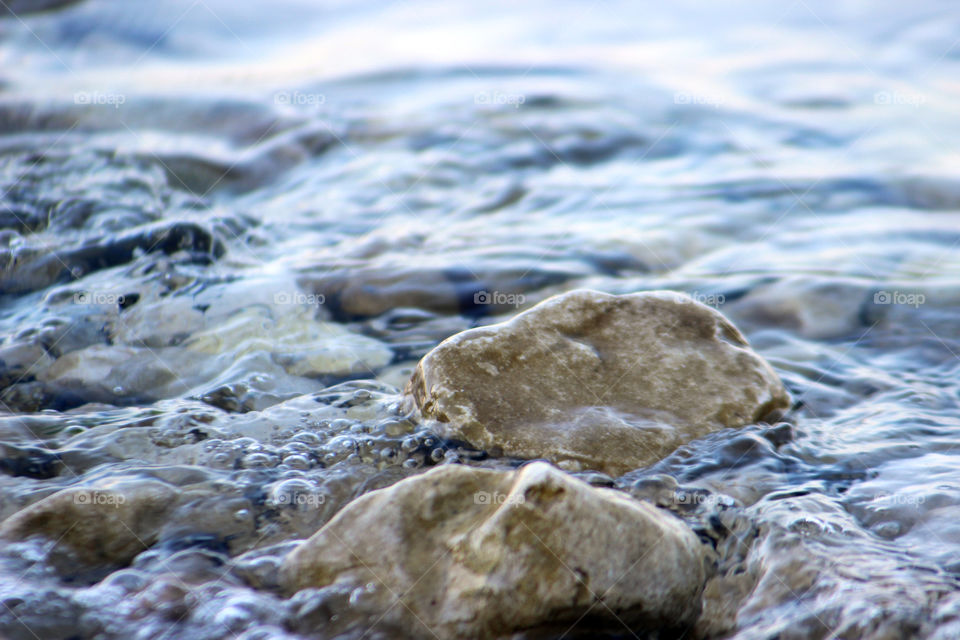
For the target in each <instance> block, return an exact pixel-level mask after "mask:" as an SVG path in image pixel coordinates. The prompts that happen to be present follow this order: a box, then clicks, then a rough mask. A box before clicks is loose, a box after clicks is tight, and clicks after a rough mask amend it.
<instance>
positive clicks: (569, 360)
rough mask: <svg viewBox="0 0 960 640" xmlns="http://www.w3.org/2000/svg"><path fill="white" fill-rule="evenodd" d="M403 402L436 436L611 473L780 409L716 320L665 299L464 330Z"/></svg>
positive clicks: (564, 302)
mask: <svg viewBox="0 0 960 640" xmlns="http://www.w3.org/2000/svg"><path fill="white" fill-rule="evenodd" d="M404 395H405V405H406V406H405V408H406V409H407V410H413V409H419V411H420V413H421V416H422V417H423V418H425V419H426V420H428V421H430V424H431V426H432V427H433V428H435V429H436V430H438V431H439V432H440V433H441V434H442V435H444V436H445V437H448V438H452V439H456V440H462V441H466V442H468V443H469V444H471V445H473V446H474V447H477V448H480V449H484V450H486V451H488V452H490V453H493V454H501V453H502V454H506V455H509V456H516V457H520V458H528V459H529V458H546V459H548V460H551V461H553V462H556V463H557V464H560V465H562V466H563V467H564V468H565V469H569V470H584V469H592V470H599V471H603V472H606V473H610V474H614V475H620V474H622V473H625V472H626V471H630V470H632V469H636V468H639V467H643V466H646V465H649V464H651V463H654V462H656V461H658V460H660V459H662V458H663V457H665V456H666V455H668V454H669V453H671V452H672V451H673V450H675V449H676V448H677V447H678V446H680V445H682V444H684V443H687V442H689V441H691V440H695V439H696V438H699V437H702V436H704V435H706V434H708V433H710V432H712V431H715V430H718V429H722V428H728V427H740V426H744V425H748V424H753V423H756V422H759V421H761V420H765V419H766V420H770V419H773V418H774V417H777V416H778V415H779V414H781V413H782V412H783V411H785V410H786V409H787V408H788V406H789V403H790V398H789V395H788V394H787V391H786V389H785V388H784V386H783V384H782V383H781V381H780V379H779V377H778V376H777V374H776V373H775V372H774V371H773V369H772V368H771V367H770V365H769V364H768V363H767V362H766V361H765V360H764V359H763V358H762V357H761V356H760V355H758V354H757V353H756V352H754V351H753V350H752V349H751V348H750V346H749V344H748V343H747V341H746V339H745V338H744V337H743V336H742V335H741V334H740V332H739V331H738V330H737V329H736V328H735V327H734V326H733V325H732V324H730V322H729V321H727V319H726V318H724V317H723V315H721V314H720V313H719V312H718V311H716V310H714V309H712V308H710V307H708V306H706V305H703V304H700V303H698V302H696V301H694V300H693V299H691V298H689V297H688V296H686V295H683V294H679V293H674V292H669V291H657V292H645V293H634V294H629V295H621V296H615V295H610V294H606V293H599V292H596V291H584V290H581V291H573V292H570V293H566V294H563V295H559V296H555V297H553V298H550V299H548V300H546V301H544V302H542V303H540V304H538V305H536V306H535V307H533V308H531V309H529V310H528V311H525V312H523V313H521V314H520V315H518V316H516V317H514V318H513V319H512V320H510V321H508V322H504V323H502V324H495V325H491V326H487V327H480V328H476V329H470V330H468V331H464V332H462V333H459V334H457V335H455V336H453V337H451V338H449V339H447V340H445V341H444V342H442V343H441V344H440V345H439V346H437V347H436V348H435V349H433V350H432V351H431V352H429V353H428V354H427V355H426V356H424V357H423V359H422V360H421V361H420V363H419V365H418V366H417V368H416V370H415V371H414V374H413V376H412V377H411V379H410V381H409V382H408V384H407V387H406V389H405V394H404Z"/></svg>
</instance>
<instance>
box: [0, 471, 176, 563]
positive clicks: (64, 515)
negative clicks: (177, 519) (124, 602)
mask: <svg viewBox="0 0 960 640" xmlns="http://www.w3.org/2000/svg"><path fill="white" fill-rule="evenodd" d="M177 495H178V494H177V490H176V489H175V488H174V487H171V486H170V485H168V484H166V483H163V482H159V481H156V480H130V479H124V480H117V481H107V482H103V483H101V484H100V485H98V486H96V487H75V488H69V489H64V490H62V491H58V492H56V493H54V494H52V495H49V496H47V497H46V498H43V499H42V500H40V501H38V502H35V503H34V504H32V505H30V506H28V507H26V508H24V509H21V510H20V511H17V512H16V513H14V514H13V515H11V516H10V517H9V518H7V519H6V520H4V521H3V522H2V523H0V539H2V540H8V541H22V540H26V539H28V538H31V537H34V536H42V537H44V538H47V539H49V540H50V541H51V542H53V543H55V544H54V547H53V549H52V552H51V553H52V556H53V558H52V560H53V564H54V565H56V566H58V567H60V568H64V567H68V568H73V569H79V570H83V569H89V568H98V567H106V566H117V565H124V564H127V563H128V562H130V560H132V559H133V558H134V557H135V556H136V555H137V554H138V553H140V552H141V551H144V550H145V549H147V548H149V547H150V545H152V544H153V543H154V542H156V540H157V536H158V534H159V532H160V528H161V527H162V525H163V524H164V522H165V521H166V519H167V517H168V516H169V515H170V513H171V511H172V510H173V508H174V507H175V506H176V504H177Z"/></svg>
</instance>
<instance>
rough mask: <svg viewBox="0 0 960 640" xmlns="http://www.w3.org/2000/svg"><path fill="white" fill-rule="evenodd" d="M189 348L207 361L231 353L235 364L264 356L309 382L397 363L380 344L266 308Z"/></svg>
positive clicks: (197, 338)
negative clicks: (254, 355)
mask: <svg viewBox="0 0 960 640" xmlns="http://www.w3.org/2000/svg"><path fill="white" fill-rule="evenodd" d="M184 347H185V348H186V349H187V350H189V351H193V352H199V353H204V354H208V355H219V354H224V353H229V354H231V355H232V356H233V357H234V358H239V357H241V356H243V355H246V354H249V353H255V352H264V353H268V354H270V355H271V357H272V358H273V360H274V361H275V362H277V363H278V364H280V365H281V366H283V367H284V369H286V371H287V373H288V374H290V375H294V376H304V377H317V376H324V375H339V376H345V375H354V374H358V373H364V374H369V373H371V372H373V371H375V370H377V369H381V368H383V367H385V366H386V365H387V364H389V363H390V361H391V360H392V359H393V351H392V350H391V349H390V347H388V346H387V345H385V344H383V343H382V342H380V341H379V340H376V339H374V338H370V337H367V336H364V335H360V334H357V333H353V332H351V331H350V330H348V329H347V328H346V327H344V326H343V325H340V324H337V323H333V322H324V321H322V320H318V319H315V318H314V317H313V314H312V312H310V311H309V310H306V311H305V310H299V309H291V310H289V311H288V312H286V313H276V314H274V313H272V312H271V310H269V309H264V308H252V309H246V310H244V311H241V312H239V313H237V314H235V315H234V316H232V317H231V318H230V319H228V320H227V321H226V322H224V323H222V324H220V325H218V326H216V327H213V328H211V329H208V330H206V331H201V332H199V333H196V334H194V335H193V336H192V337H191V338H190V339H189V340H187V341H186V342H184Z"/></svg>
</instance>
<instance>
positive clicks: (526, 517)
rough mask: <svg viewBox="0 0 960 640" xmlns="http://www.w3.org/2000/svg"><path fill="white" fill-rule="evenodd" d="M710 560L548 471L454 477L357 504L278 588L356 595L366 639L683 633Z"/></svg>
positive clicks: (533, 468)
mask: <svg viewBox="0 0 960 640" xmlns="http://www.w3.org/2000/svg"><path fill="white" fill-rule="evenodd" d="M706 553H707V552H706V551H705V547H704V546H703V545H702V544H701V543H700V541H699V539H698V538H697V536H696V535H695V534H694V533H693V531H692V530H691V529H690V528H689V527H688V526H687V525H686V524H684V523H683V522H682V521H680V520H679V519H678V518H676V517H674V516H673V515H671V514H669V513H667V512H665V511H660V510H658V509H656V508H655V507H653V506H651V505H649V504H647V503H643V502H638V501H635V500H632V499H630V498H628V497H626V496H625V495H623V494H621V493H619V492H617V491H614V490H611V489H598V488H595V487H591V486H590V485H588V484H586V483H584V482H582V481H580V480H577V479H575V478H573V477H572V476H569V475H567V474H566V473H564V472H562V471H560V470H558V469H556V468H554V467H551V466H550V465H548V464H546V463H543V462H535V463H532V464H529V465H526V466H524V467H522V468H521V469H520V470H518V471H513V472H508V471H492V470H487V469H478V468H474V467H466V466H460V465H444V466H441V467H439V468H436V469H434V470H431V471H429V472H427V473H425V474H422V475H418V476H414V477H412V478H408V479H406V480H403V481H401V482H398V483H397V484H394V485H392V486H390V487H387V488H385V489H380V490H377V491H372V492H370V493H368V494H366V495H364V496H362V497H360V498H358V499H356V500H354V501H353V502H351V503H350V504H348V505H347V506H346V507H345V508H344V509H343V510H342V511H340V513H338V514H337V515H336V516H335V517H334V518H333V519H332V520H331V521H330V522H328V523H327V524H326V525H325V526H324V527H323V528H322V529H320V531H318V532H317V533H316V534H314V535H313V537H311V538H310V539H309V540H307V541H306V542H305V543H303V544H302V545H301V546H300V547H298V548H297V549H296V550H294V551H293V552H292V553H291V554H290V555H288V556H287V557H286V558H285V560H284V563H283V565H282V567H281V571H280V582H281V585H282V586H283V587H284V588H285V589H286V591H287V592H288V593H290V594H293V593H295V592H297V591H299V590H302V589H308V588H324V587H330V588H331V589H334V590H339V591H343V590H344V589H346V590H347V591H348V592H350V591H351V590H352V591H353V593H354V595H353V596H351V598H350V601H351V603H354V602H358V603H365V605H364V606H365V607H366V609H365V611H366V612H367V615H368V616H369V617H372V618H373V619H374V620H376V624H374V625H373V628H371V629H370V631H379V632H391V633H399V634H401V635H403V636H404V637H413V638H439V639H441V640H443V639H446V638H477V639H479V638H495V637H500V636H502V635H504V634H509V633H512V632H516V631H521V630H536V629H544V628H546V627H549V628H553V629H558V630H559V631H561V632H562V631H564V630H566V629H568V628H570V627H571V626H573V625H575V624H577V623H578V622H581V621H584V622H583V623H584V624H589V625H591V627H592V628H605V627H610V628H612V629H615V630H619V631H625V630H626V629H666V628H670V629H673V628H683V627H687V626H689V625H690V624H692V623H693V622H694V621H695V620H696V618H697V616H698V614H699V610H700V594H701V590H702V587H703V584H704V582H705V580H706V569H705V558H706ZM358 606H360V605H358ZM352 615H354V616H356V620H357V622H356V624H358V625H360V626H363V625H369V624H370V619H369V618H364V617H363V615H362V612H356V611H354V612H352ZM350 616H351V611H348V610H342V611H339V614H338V617H340V618H341V619H343V618H350ZM341 624H344V623H343V620H341Z"/></svg>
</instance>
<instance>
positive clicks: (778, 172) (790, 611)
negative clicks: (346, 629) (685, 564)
mask: <svg viewBox="0 0 960 640" xmlns="http://www.w3.org/2000/svg"><path fill="white" fill-rule="evenodd" d="M7 1H8V3H9V5H10V8H11V9H12V10H13V11H15V12H16V13H17V16H10V15H7V16H5V17H2V18H0V338H2V343H0V389H2V391H0V400H2V403H3V404H2V405H0V408H2V411H0V454H2V458H0V470H2V472H3V473H2V474H0V519H2V518H5V517H7V516H9V515H10V514H12V513H14V512H16V511H17V510H19V509H21V508H23V507H24V506H26V505H28V504H31V503H33V502H36V501H37V500H39V499H41V498H43V497H45V496H47V495H50V494H51V493H53V492H55V491H57V490H59V489H62V488H64V487H67V486H87V485H91V486H92V485H95V484H96V483H103V482H108V481H109V480H110V479H111V478H114V479H116V480H120V479H123V478H130V477H138V478H143V477H155V478H160V479H163V480H166V481H167V482H169V483H171V484H174V485H177V486H179V487H181V490H182V491H184V492H189V491H193V492H196V494H197V496H198V497H197V498H196V499H195V500H193V501H192V502H188V503H186V504H185V506H183V507H181V508H180V509H179V510H178V511H177V512H176V513H175V514H174V515H173V517H172V518H171V520H170V521H169V522H167V523H165V524H164V526H163V527H162V529H161V530H160V531H159V533H158V540H157V542H156V544H154V545H153V547H152V548H151V549H150V550H148V551H146V552H143V553H142V554H140V555H139V556H138V557H137V558H136V559H135V560H134V561H133V563H132V565H131V566H130V567H127V568H122V569H119V570H115V568H112V567H107V566H104V567H101V568H99V570H98V568H96V567H94V568H93V569H92V570H91V571H87V572H85V573H82V574H77V575H69V572H67V575H66V577H65V576H64V575H63V573H64V572H63V571H62V570H61V571H59V572H57V571H55V570H54V568H53V567H52V566H51V564H50V562H48V555H47V554H48V553H49V552H50V550H49V549H47V548H44V547H42V546H40V545H38V544H33V543H24V544H22V545H13V546H8V547H5V548H3V549H0V603H2V606H0V637H10V638H18V639H19V638H44V639H45V638H76V637H79V638H94V637H98V638H100V637H102V638H114V637H116V638H143V639H148V638H149V639H159V638H220V637H237V638H246V639H248V640H249V639H253V638H268V637H270V638H274V637H276V638H296V637H307V636H308V635H309V634H308V633H307V630H306V629H305V628H303V625H302V624H301V623H300V622H298V615H299V614H298V613H297V611H296V610H294V608H293V606H292V605H291V604H290V603H289V602H288V601H286V600H284V599H282V598H280V597H279V596H278V595H277V593H276V590H275V589H273V588H272V585H273V580H274V579H275V578H274V577H273V574H274V572H275V568H276V564H277V562H278V561H279V559H280V558H281V557H282V556H283V555H284V554H285V553H286V552H287V551H288V550H289V548H290V544H291V541H294V540H298V539H302V538H304V537H307V536H309V535H310V534H311V533H312V532H313V531H315V530H316V529H317V527H319V526H320V525H321V524H322V523H323V522H325V521H326V520H327V519H329V518H330V517H331V515H332V514H333V513H335V512H336V510H337V509H338V508H339V507H341V506H342V505H343V504H345V503H346V502H347V501H348V500H349V499H350V498H352V497H355V496H356V495H359V494H360V493H363V492H365V491H369V490H370V489H373V488H376V487H379V486H383V485H386V484H389V483H391V482H394V481H396V480H397V479H398V478H401V477H404V476H406V475H410V474H414V473H418V472H421V471H422V470H423V469H424V468H426V467H427V466H430V465H433V464H437V463H443V462H445V461H450V460H457V459H459V460H461V461H463V462H466V463H468V464H485V465H491V466H497V465H503V466H507V465H509V464H511V461H498V460H483V461H477V460H473V459H471V457H470V456H469V454H468V453H467V452H464V451H458V450H456V448H454V447H451V446H448V445H445V444H444V443H442V442H439V441H438V440H437V439H436V438H434V437H433V436H431V435H430V434H429V433H427V432H425V431H423V430H420V429H419V428H418V427H416V426H415V425H412V424H410V423H408V422H405V421H404V420H403V416H401V415H399V413H398V411H399V410H398V407H397V402H396V400H397V387H400V386H402V384H403V382H404V380H405V379H406V376H407V375H408V374H409V371H410V368H411V367H412V365H413V364H414V363H415V362H416V360H417V359H418V358H419V357H420V356H421V355H423V354H424V353H425V352H426V351H427V350H429V349H430V348H432V347H433V346H435V345H436V344H437V343H438V342H439V341H441V340H442V339H444V338H445V337H447V336H449V335H451V334H453V333H456V332H458V331H460V330H462V329H464V328H467V327H471V326H476V325H477V324H482V323H488V322H492V321H495V320H497V319H500V318H502V317H507V316H509V315H510V314H512V313H513V312H514V311H515V309H516V308H518V307H519V308H523V307H526V306H529V305H531V304H533V303H535V302H537V301H539V300H541V299H543V298H545V297H547V296H549V295H552V294H554V293H557V292H561V291H566V290H569V289H573V288H577V287H590V288H595V289H600V290H605V291H610V292H616V293H621V292H628V291H637V290H644V289H660V288H669V289H678V290H683V291H687V292H688V293H690V294H691V295H693V296H694V297H696V298H697V299H699V300H701V301H703V302H706V303H707V304H712V305H715V306H717V308H719V309H720V310H721V311H722V312H723V313H725V314H726V315H727V316H728V317H730V318H731V319H732V320H733V321H734V322H735V323H736V324H737V325H738V326H739V327H740V328H741V329H742V330H743V331H744V332H745V334H746V335H747V337H748V338H749V339H750V341H751V343H752V344H753V345H754V347H755V348H756V349H757V350H758V351H760V352H761V353H762V354H763V355H764V356H766V357H767V358H768V359H769V360H770V362H771V363H772V364H773V365H774V367H775V368H776V370H777V371H778V373H779V374H780V375H781V376H782V378H783V379H784V381H785V382H786V383H787V385H788V387H789V389H790V391H791V393H792V394H793V396H794V398H795V399H796V400H797V406H796V407H795V410H794V411H793V413H792V415H791V422H792V424H793V427H792V433H793V435H792V437H790V434H789V433H787V432H788V431H789V429H788V428H787V427H782V428H781V430H780V431H778V432H777V433H776V434H770V433H766V434H763V433H762V432H761V430H760V429H758V428H746V429H743V430H739V431H735V432H723V433H719V434H715V435H714V436H711V437H708V438H705V439H704V440H701V441H697V442H694V443H691V444H690V445H689V446H688V447H687V448H685V449H684V450H682V451H680V452H677V454H675V455H674V456H672V457H671V458H669V459H667V460H665V461H663V462H662V463H660V464H659V465H657V466H656V467H654V468H651V469H643V470H637V471H636V472H633V473H631V474H628V475H627V476H625V477H623V478H620V479H617V484H618V485H619V486H620V487H622V488H624V489H626V490H629V491H632V492H634V493H636V494H637V495H641V496H643V497H648V498H652V496H654V495H655V494H657V492H662V491H663V490H664V487H667V488H668V489H669V488H670V487H672V486H673V485H672V484H671V482H672V481H670V480H669V479H667V478H664V477H663V476H662V475H661V474H666V475H669V476H672V477H673V478H674V479H675V480H676V481H677V482H678V483H679V486H680V488H681V492H680V493H679V494H677V495H680V496H681V497H684V496H686V497H685V498H683V499H680V500H679V501H678V500H677V499H676V498H674V504H673V507H674V509H675V510H676V511H678V512H680V513H683V514H685V517H688V518H689V519H690V521H691V522H692V523H694V524H695V525H697V526H701V525H702V527H705V528H711V527H712V528H714V529H716V528H717V527H721V528H723V529H725V530H726V533H724V534H722V535H721V534H720V533H717V532H716V531H714V532H713V534H715V535H716V536H719V538H721V539H722V542H721V543H720V547H719V549H720V551H721V558H722V561H721V566H720V572H721V574H723V573H724V572H726V575H727V579H726V580H725V581H724V580H718V581H717V583H716V585H715V589H714V590H713V591H710V590H708V594H707V596H708V597H707V608H706V610H705V613H704V616H705V617H706V618H707V619H710V620H713V621H715V622H714V623H713V626H712V627H711V626H710V625H706V627H705V628H706V631H704V633H713V634H714V636H715V637H735V638H742V639H747V638H774V637H776V638H808V637H810V638H834V637H838V638H859V637H869V638H899V637H931V638H939V639H943V640H946V639H948V638H956V637H960V597H958V595H957V593H956V588H957V578H958V573H960V525H958V524H957V523H958V520H960V518H958V516H960V451H957V450H956V447H957V445H958V444H960V430H958V429H960V420H958V417H960V407H958V402H960V383H958V373H960V364H958V357H960V322H958V314H960V251H958V245H960V152H958V148H960V146H958V143H960V125H958V121H957V118H956V114H957V113H960V82H958V78H960V9H958V8H957V7H956V5H955V4H953V3H950V2H935V1H929V2H926V1H920V2H912V3H908V4H904V3H896V2H870V3H868V2H855V1H839V2H837V1H834V2H825V1H819V0H807V1H804V0H799V1H797V2H793V3H789V2H787V3H764V2H759V1H745V2H724V3H700V2H697V3H695V2H677V3H668V4H664V3H643V4H641V3H620V2H605V1H598V2H594V3H590V2H583V3H574V2H562V1H561V2H530V3H516V2H509V3H508V2H486V3H472V4H468V3H449V2H448V3H440V2H421V1H419V0H402V1H399V2H350V3H347V2H333V1H331V2H307V1H306V0H300V1H295V0H285V1H282V2H276V1H274V2H266V1H261V0H257V1H251V2H244V3H231V2H226V1H223V0H197V1H195V2H188V1H186V0H183V1H180V0H171V1H168V2H164V3H143V4H142V5H141V4H140V3H130V2H124V1H123V0H90V1H88V2H80V3H77V4H74V5H71V6H69V7H66V8H63V9H61V10H58V11H55V12H52V13H38V14H29V13H26V12H22V11H23V9H25V8H28V5H29V4H30V3H28V2H18V3H10V2H9V0H7ZM487 302H494V303H498V304H486V303H487ZM328 387H334V388H328ZM325 389H326V390H325ZM764 435H765V436H766V437H764ZM298 495H306V496H313V497H317V496H322V497H323V499H322V500H321V499H319V498H318V499H316V500H298V499H296V496H298ZM698 523H699V524H698ZM711 523H712V524H711ZM737 576H745V577H742V578H738V577H737ZM722 577H723V575H721V578H722ZM738 589H740V590H741V592H738ZM342 615H343V616H344V617H345V618H347V619H349V616H350V612H349V608H348V607H347V608H346V609H345V610H344V611H343V613H342ZM361 622H362V621H361ZM298 625H299V626H298ZM316 637H328V636H324V635H323V634H322V633H321V634H320V635H319V636H316ZM357 637H359V635H357ZM367 637H376V636H375V635H373V636H367Z"/></svg>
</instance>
